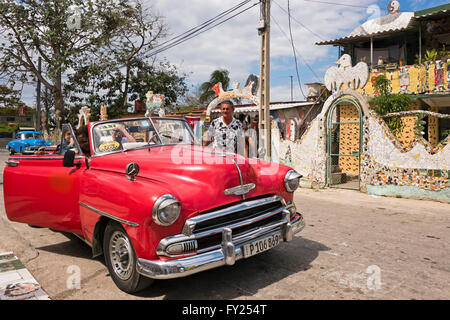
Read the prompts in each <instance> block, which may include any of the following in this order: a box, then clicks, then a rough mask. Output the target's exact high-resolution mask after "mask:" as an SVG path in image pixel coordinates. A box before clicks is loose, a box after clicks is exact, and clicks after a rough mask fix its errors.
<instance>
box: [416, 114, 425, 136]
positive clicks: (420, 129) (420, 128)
mask: <svg viewBox="0 0 450 320" xmlns="http://www.w3.org/2000/svg"><path fill="white" fill-rule="evenodd" d="M424 117H425V116H424V115H423V114H418V115H417V122H416V135H417V137H418V138H419V139H422V138H423V135H424V134H425V132H424V131H425V124H426V122H425V120H423V118H424Z"/></svg>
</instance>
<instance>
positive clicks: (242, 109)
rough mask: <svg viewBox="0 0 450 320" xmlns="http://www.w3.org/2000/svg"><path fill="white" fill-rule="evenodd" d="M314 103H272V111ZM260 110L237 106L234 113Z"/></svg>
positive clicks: (218, 110)
mask: <svg viewBox="0 0 450 320" xmlns="http://www.w3.org/2000/svg"><path fill="white" fill-rule="evenodd" d="M315 103H316V102H314V101H301V102H271V103H270V110H280V109H290V108H296V107H303V106H311V105H313V104H315ZM258 111H259V108H258V107H257V106H256V105H255V104H245V105H236V106H235V109H234V113H248V112H258ZM211 112H212V113H214V112H220V109H218V108H216V109H213V110H212V111H211Z"/></svg>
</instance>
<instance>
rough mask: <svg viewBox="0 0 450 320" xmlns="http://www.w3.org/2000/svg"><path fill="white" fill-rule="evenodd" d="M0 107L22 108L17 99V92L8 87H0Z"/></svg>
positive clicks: (22, 105)
mask: <svg viewBox="0 0 450 320" xmlns="http://www.w3.org/2000/svg"><path fill="white" fill-rule="evenodd" d="M0 106H1V107H15V108H17V107H24V106H25V103H23V102H22V101H21V100H20V98H19V91H18V90H14V89H12V88H10V87H8V86H5V85H0Z"/></svg>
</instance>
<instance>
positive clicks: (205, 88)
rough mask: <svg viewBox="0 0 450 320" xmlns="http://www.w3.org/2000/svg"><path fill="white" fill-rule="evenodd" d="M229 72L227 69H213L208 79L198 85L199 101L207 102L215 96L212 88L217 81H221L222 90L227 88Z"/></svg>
mask: <svg viewBox="0 0 450 320" xmlns="http://www.w3.org/2000/svg"><path fill="white" fill-rule="evenodd" d="M229 74H230V72H229V71H228V70H223V69H222V70H220V69H218V70H214V71H213V72H212V73H211V76H210V77H209V81H206V82H203V83H202V84H201V85H200V88H199V90H200V99H199V100H200V103H209V102H210V101H212V100H213V99H214V97H215V95H216V94H215V92H214V91H213V90H212V88H213V87H214V86H215V85H216V84H217V83H218V82H220V83H222V88H223V90H224V91H227V90H228V86H229V85H230V77H229Z"/></svg>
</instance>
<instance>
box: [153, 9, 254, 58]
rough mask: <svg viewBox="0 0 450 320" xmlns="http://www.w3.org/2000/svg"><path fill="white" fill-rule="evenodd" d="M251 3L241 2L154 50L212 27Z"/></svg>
mask: <svg viewBox="0 0 450 320" xmlns="http://www.w3.org/2000/svg"><path fill="white" fill-rule="evenodd" d="M250 1H251V0H245V1H243V2H241V3H239V4H237V5H236V6H234V7H232V8H230V9H228V10H225V11H223V12H221V13H219V14H218V15H217V16H215V17H213V18H211V19H209V20H207V21H205V22H203V23H201V24H200V25H198V26H196V27H194V28H191V29H189V30H187V31H185V32H183V33H181V34H179V35H178V36H176V37H174V38H172V39H170V40H167V41H165V42H163V43H160V44H158V45H157V46H155V47H153V49H156V48H159V47H162V46H163V45H165V44H167V43H169V42H172V41H175V40H176V39H178V38H182V37H183V36H184V35H187V36H188V35H190V34H192V32H195V31H197V30H201V29H202V28H204V27H206V26H208V25H210V24H211V23H213V22H214V21H217V20H218V19H220V18H222V17H224V16H226V15H227V14H229V13H231V12H233V11H235V10H237V9H239V8H241V7H242V6H244V5H246V4H247V3H249V2H250Z"/></svg>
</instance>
